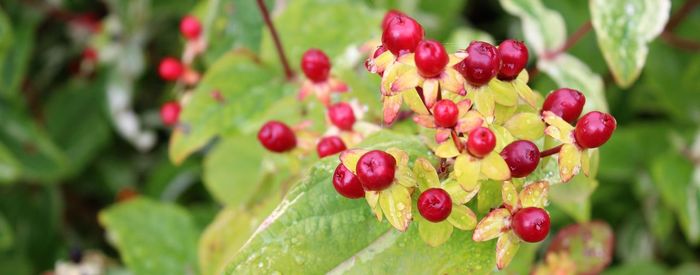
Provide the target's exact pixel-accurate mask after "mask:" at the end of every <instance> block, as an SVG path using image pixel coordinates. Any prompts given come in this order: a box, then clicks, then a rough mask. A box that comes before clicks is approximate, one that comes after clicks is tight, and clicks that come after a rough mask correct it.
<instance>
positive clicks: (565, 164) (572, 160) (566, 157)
mask: <svg viewBox="0 0 700 275" xmlns="http://www.w3.org/2000/svg"><path fill="white" fill-rule="evenodd" d="M580 170H581V151H580V150H579V149H578V147H576V145H573V144H564V146H562V147H561V150H560V151H559V177H561V181H562V182H567V181H569V180H571V178H573V177H574V176H575V175H577V174H578V173H579V171H580Z"/></svg>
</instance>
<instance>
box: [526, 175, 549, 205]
mask: <svg viewBox="0 0 700 275" xmlns="http://www.w3.org/2000/svg"><path fill="white" fill-rule="evenodd" d="M548 193H549V183H547V182H546V181H538V182H534V183H531V184H530V185H528V186H525V188H523V190H522V191H520V205H521V207H522V208H527V207H539V208H544V206H545V205H546V204H547V194H548Z"/></svg>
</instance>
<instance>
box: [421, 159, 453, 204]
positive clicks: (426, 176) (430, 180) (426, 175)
mask: <svg viewBox="0 0 700 275" xmlns="http://www.w3.org/2000/svg"><path fill="white" fill-rule="evenodd" d="M413 174H414V175H415V177H416V181H417V183H418V189H420V191H421V192H422V191H425V190H427V189H429V188H437V187H440V179H439V178H438V174H437V171H435V167H433V165H432V164H431V163H430V161H428V160H427V159H425V158H418V159H416V162H415V163H414V164H413ZM450 195H452V194H450Z"/></svg>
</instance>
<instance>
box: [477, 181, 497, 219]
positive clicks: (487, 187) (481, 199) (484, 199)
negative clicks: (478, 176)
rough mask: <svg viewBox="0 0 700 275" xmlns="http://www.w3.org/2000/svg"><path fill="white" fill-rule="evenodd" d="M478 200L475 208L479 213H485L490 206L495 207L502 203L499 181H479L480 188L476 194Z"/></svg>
mask: <svg viewBox="0 0 700 275" xmlns="http://www.w3.org/2000/svg"><path fill="white" fill-rule="evenodd" d="M476 198H477V200H478V203H477V210H478V212H479V213H487V212H489V210H491V208H496V207H498V206H499V205H501V203H503V197H502V196H501V182H500V181H494V180H484V181H482V182H481V189H479V194H477V195H476Z"/></svg>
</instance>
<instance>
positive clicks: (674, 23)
mask: <svg viewBox="0 0 700 275" xmlns="http://www.w3.org/2000/svg"><path fill="white" fill-rule="evenodd" d="M698 5H700V0H688V1H685V3H683V6H681V7H680V8H678V11H676V13H674V14H673V15H672V16H671V19H669V20H668V23H667V24H666V27H665V28H664V32H663V33H661V40H663V41H664V42H666V43H667V44H669V45H671V46H673V47H676V48H679V49H682V50H686V51H692V52H698V51H700V42H698V41H695V40H692V39H687V38H683V37H679V36H677V35H675V34H673V30H675V29H676V27H678V25H680V24H681V22H683V20H684V19H685V18H686V17H688V15H689V14H690V12H691V11H692V10H693V9H695V8H696V7H697V6H698Z"/></svg>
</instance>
